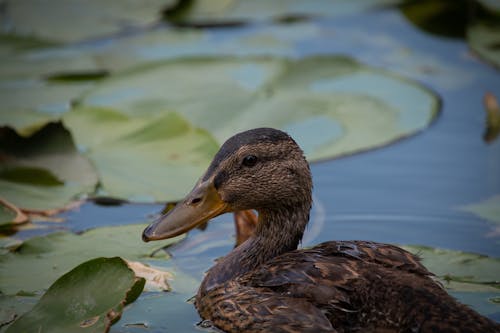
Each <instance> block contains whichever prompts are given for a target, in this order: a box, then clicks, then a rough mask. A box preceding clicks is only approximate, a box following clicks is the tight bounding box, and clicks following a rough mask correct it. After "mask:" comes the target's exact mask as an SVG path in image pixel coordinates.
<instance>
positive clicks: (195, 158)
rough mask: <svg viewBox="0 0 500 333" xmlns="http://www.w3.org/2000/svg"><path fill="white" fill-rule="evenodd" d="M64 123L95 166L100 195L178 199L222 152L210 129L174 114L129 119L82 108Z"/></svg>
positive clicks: (127, 197)
mask: <svg viewBox="0 0 500 333" xmlns="http://www.w3.org/2000/svg"><path fill="white" fill-rule="evenodd" d="M64 122H65V124H66V125H67V126H68V127H69V128H70V129H71V131H72V133H73V134H74V137H75V140H76V142H77V143H78V145H79V146H81V147H83V150H84V153H85V154H86V156H88V158H89V159H90V160H92V162H93V163H94V165H95V166H96V168H97V170H98V173H99V178H100V180H101V186H102V194H103V195H107V196H114V197H119V198H126V199H130V200H136V201H173V200H175V199H178V198H180V197H182V196H183V195H184V194H185V193H186V192H187V191H188V190H189V188H190V187H191V186H192V184H193V183H192V182H191V180H193V179H196V178H198V177H199V176H200V175H201V174H202V173H203V171H204V170H205V168H206V166H207V165H208V163H209V162H210V160H211V159H212V157H213V155H214V154H215V152H216V151H217V149H218V144H217V143H216V142H215V140H214V139H213V138H212V137H211V136H210V135H209V134H208V133H207V132H206V131H203V130H200V129H197V128H195V127H193V126H191V125H190V124H188V123H187V122H186V121H185V120H184V119H183V118H182V117H180V116H179V115H177V114H176V113H172V112H164V113H159V114H158V115H157V116H156V115H154V116H147V115H146V116H136V117H130V116H128V115H125V114H122V113H119V112H116V111H113V110H109V109H99V108H82V109H78V110H75V111H73V112H70V113H68V114H67V115H65V116H64ZM89 133H92V135H89Z"/></svg>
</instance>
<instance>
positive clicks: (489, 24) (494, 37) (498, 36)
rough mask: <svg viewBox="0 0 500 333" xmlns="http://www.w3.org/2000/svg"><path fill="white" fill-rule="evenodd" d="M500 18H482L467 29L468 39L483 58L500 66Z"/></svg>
mask: <svg viewBox="0 0 500 333" xmlns="http://www.w3.org/2000/svg"><path fill="white" fill-rule="evenodd" d="M499 21H500V18H496V19H491V20H480V21H479V22H477V23H475V24H472V25H470V26H469V27H468V29H467V41H468V42H469V45H470V47H471V48H472V50H473V51H474V52H475V53H477V54H478V55H479V56H480V57H481V58H482V59H484V60H485V61H487V62H489V63H491V64H492V65H494V66H495V67H497V68H500V22H499Z"/></svg>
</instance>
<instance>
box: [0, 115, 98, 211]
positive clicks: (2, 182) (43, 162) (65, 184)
mask: <svg viewBox="0 0 500 333" xmlns="http://www.w3.org/2000/svg"><path fill="white" fill-rule="evenodd" d="M0 134H1V135H0V153H1V154H2V160H1V161H0V187H1V188H2V197H3V198H5V199H6V200H8V201H9V202H11V203H12V204H14V205H15V206H17V207H19V208H21V209H24V210H30V211H41V212H44V211H49V210H57V209H61V208H63V207H65V206H67V205H68V204H70V203H71V202H72V201H74V200H75V199H76V198H77V197H78V196H80V195H83V194H86V193H88V192H92V191H93V190H94V188H95V186H96V184H97V175H96V173H95V171H94V168H93V167H92V165H91V164H90V163H89V161H88V160H87V159H86V158H85V157H83V156H81V155H80V154H79V153H78V152H77V150H76V148H75V146H74V144H73V140H72V138H71V135H70V133H69V132H68V131H67V130H66V129H65V128H64V127H63V126H62V125H61V124H60V123H50V124H48V125H46V126H45V127H43V128H42V129H40V130H39V131H37V132H35V133H34V134H33V135H31V136H29V137H22V136H19V135H18V134H17V133H16V132H15V131H14V130H12V129H11V128H8V127H3V128H1V129H0Z"/></svg>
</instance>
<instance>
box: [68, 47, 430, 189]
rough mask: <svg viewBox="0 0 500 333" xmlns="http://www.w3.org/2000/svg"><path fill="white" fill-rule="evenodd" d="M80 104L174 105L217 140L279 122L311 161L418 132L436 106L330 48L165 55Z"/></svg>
mask: <svg viewBox="0 0 500 333" xmlns="http://www.w3.org/2000/svg"><path fill="white" fill-rule="evenodd" d="M145 87H147V88H145ZM82 104H83V105H90V106H101V107H110V108H114V109H116V110H120V112H123V113H125V114H127V115H132V116H138V115H140V116H143V115H145V114H161V113H162V112H164V110H174V111H176V112H179V113H181V114H182V115H183V116H184V117H186V118H187V119H188V120H189V121H190V122H192V123H193V124H194V125H195V126H197V127H201V128H205V129H207V130H208V131H209V132H210V133H212V134H213V135H214V136H215V137H216V138H217V139H218V141H219V143H222V142H223V141H224V140H225V139H227V138H228V137H229V136H231V135H233V134H235V133H236V132H238V131H242V130H245V129H249V128H253V127H259V126H270V127H278V128H281V129H284V130H287V131H289V132H290V133H291V134H292V135H293V136H294V137H295V138H296V139H297V141H298V142H299V144H301V146H302V147H303V148H304V150H305V152H306V154H307V156H308V158H309V159H310V160H313V161H314V160H319V159H325V158H332V157H335V156H339V155H345V154H351V153H353V152H357V151H361V150H366V149H370V148H374V147H379V146H382V145H385V144H388V143H390V142H392V141H395V140H397V139H399V138H401V137H404V136H407V135H410V134H412V133H415V132H417V131H419V130H422V129H423V128H425V127H426V126H427V125H428V124H429V123H430V122H431V121H432V120H433V119H434V117H435V116H436V114H437V112H438V107H439V103H438V99H437V97H436V96H435V95H434V94H432V93H431V92H430V91H429V90H427V89H425V88H424V87H422V86H420V85H418V84H416V83H414V82H411V81H409V80H405V79H402V78H400V77H397V76H395V75H393V74H391V73H389V72H385V71H382V70H375V69H372V68H370V67H368V66H365V65H362V64H360V63H358V62H356V61H354V60H352V59H350V58H346V57H335V56H330V57H328V56H325V57H311V58H305V59H302V60H297V61H293V60H288V59H283V58H258V57H251V58H250V57H248V58H229V57H228V58H193V59H181V60H173V61H167V62H164V63H162V64H158V65H153V66H147V67H143V68H139V69H136V70H134V71H131V72H129V73H127V74H124V75H118V76H115V77H114V78H111V79H109V80H104V81H102V84H100V85H98V86H97V88H96V89H95V90H92V91H91V92H90V93H89V94H88V95H87V96H86V97H85V98H84V99H83V100H82ZM368 119H369V121H368ZM72 129H73V131H77V128H75V127H72ZM185 181H186V182H187V183H189V184H192V183H193V181H194V179H188V178H186V179H185ZM184 187H186V186H184Z"/></svg>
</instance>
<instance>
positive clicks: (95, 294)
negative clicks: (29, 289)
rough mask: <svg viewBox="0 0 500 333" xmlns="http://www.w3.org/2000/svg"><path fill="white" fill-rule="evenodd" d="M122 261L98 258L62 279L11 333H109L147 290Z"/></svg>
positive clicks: (119, 259) (11, 328)
mask: <svg viewBox="0 0 500 333" xmlns="http://www.w3.org/2000/svg"><path fill="white" fill-rule="evenodd" d="M144 283H145V281H144V279H143V278H138V277H136V276H135V274H134V272H133V271H132V270H130V269H129V268H128V266H127V263H126V262H125V261H124V260H123V259H121V258H119V257H114V258H97V259H92V260H90V261H87V262H85V263H83V264H80V265H78V266H77V267H75V268H74V269H72V270H71V271H70V272H68V273H66V274H64V275H63V276H62V277H60V278H59V279H58V280H57V281H56V282H54V284H53V285H52V286H51V287H50V288H49V289H48V290H47V292H46V293H45V294H44V295H43V296H42V298H41V299H40V301H39V302H38V303H37V304H36V305H35V306H34V307H33V309H32V310H30V311H29V312H27V313H26V314H24V315H23V316H21V317H20V318H19V319H18V320H16V321H15V322H14V323H13V324H12V325H11V326H10V327H9V328H8V329H7V332H107V331H108V330H109V328H110V327H111V325H113V324H114V323H115V322H116V321H117V320H118V319H120V316H121V314H122V311H123V308H124V306H125V305H127V304H129V303H131V302H133V301H134V300H135V299H136V298H137V297H138V296H139V294H140V293H141V291H142V289H143V287H144Z"/></svg>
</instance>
